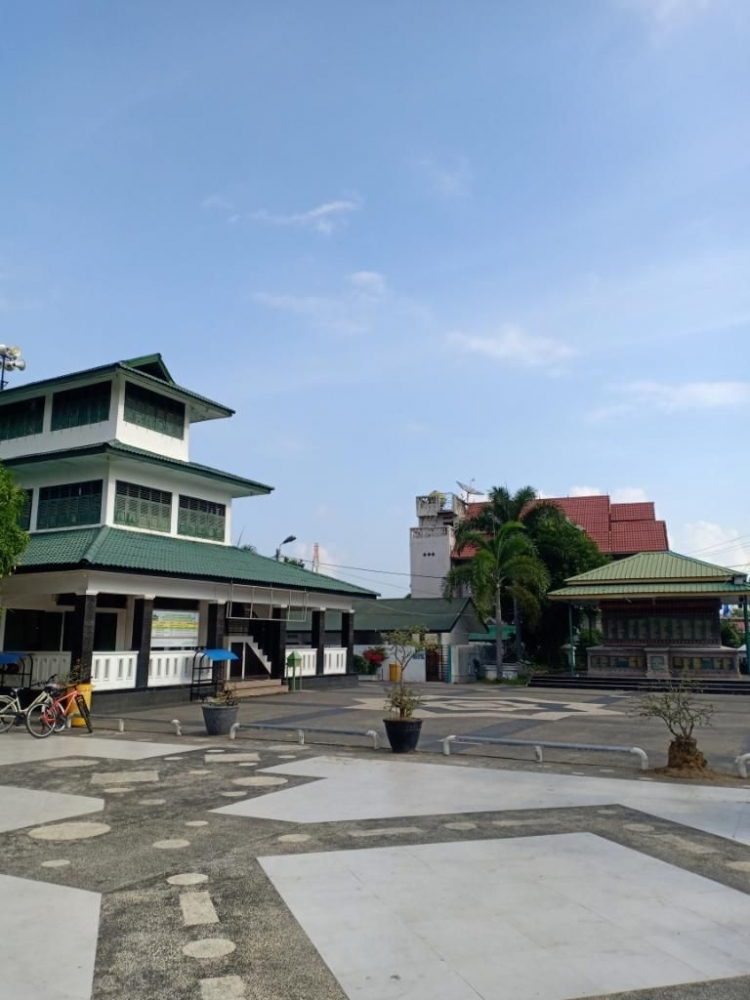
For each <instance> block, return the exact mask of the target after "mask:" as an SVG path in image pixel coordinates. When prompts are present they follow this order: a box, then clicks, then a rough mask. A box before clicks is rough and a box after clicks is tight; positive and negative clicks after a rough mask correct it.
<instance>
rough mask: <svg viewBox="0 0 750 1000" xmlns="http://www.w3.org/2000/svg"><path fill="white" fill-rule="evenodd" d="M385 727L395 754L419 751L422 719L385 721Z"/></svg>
mask: <svg viewBox="0 0 750 1000" xmlns="http://www.w3.org/2000/svg"><path fill="white" fill-rule="evenodd" d="M383 725H384V726H385V733H386V736H387V737H388V742H389V743H390V744H391V750H393V752H394V753H411V752H412V751H413V750H416V749H417V744H418V743H419V734H420V732H421V730H422V720H421V719H383Z"/></svg>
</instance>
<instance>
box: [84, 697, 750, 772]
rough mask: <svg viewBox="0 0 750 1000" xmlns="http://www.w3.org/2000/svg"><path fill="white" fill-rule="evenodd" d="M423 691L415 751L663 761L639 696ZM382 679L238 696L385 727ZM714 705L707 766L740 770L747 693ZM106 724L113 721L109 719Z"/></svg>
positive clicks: (154, 725) (146, 720) (319, 739)
mask: <svg viewBox="0 0 750 1000" xmlns="http://www.w3.org/2000/svg"><path fill="white" fill-rule="evenodd" d="M419 689H420V691H421V692H422V694H423V695H424V698H425V701H424V703H423V706H422V709H421V711H420V713H419V714H420V715H421V716H422V717H423V718H424V722H423V727H422V737H421V740H420V750H421V751H423V752H434V753H439V752H440V750H441V744H440V740H441V739H442V738H443V737H445V736H448V735H451V734H453V733H456V734H462V735H466V734H473V735H476V736H497V737H500V736H504V737H512V738H515V739H525V740H533V739H541V740H553V741H558V742H568V743H600V744H612V745H624V744H627V745H637V746H640V747H642V748H643V749H644V750H646V751H647V753H648V755H649V758H650V761H651V765H652V766H654V767H658V766H663V765H664V764H665V763H666V749H667V745H668V734H667V731H666V729H665V727H664V725H663V723H661V722H659V721H657V720H646V719H640V718H637V717H634V714H633V713H634V712H635V711H636V710H637V706H638V700H639V699H638V697H637V696H633V695H630V694H611V693H609V692H606V693H605V692H595V691H581V692H570V691H567V690H566V691H555V690H549V689H543V690H535V689H532V690H529V689H526V688H516V687H508V688H504V687H492V688H488V687H485V686H484V685H482V686H480V685H465V686H458V685H455V686H446V685H443V684H425V685H421V686H419ZM386 690H387V685H385V684H383V683H380V682H372V681H370V682H363V683H362V684H360V686H359V687H358V688H354V689H347V690H341V691H318V690H312V689H311V690H309V691H306V690H302V691H301V692H294V693H291V694H288V695H285V696H281V697H279V696H276V697H273V698H253V699H251V700H249V701H247V702H243V704H242V705H241V708H240V716H239V719H240V723H241V724H242V723H243V722H247V723H248V724H249V723H252V722H256V723H257V722H269V723H274V724H276V725H284V726H291V727H295V726H299V727H302V728H304V727H305V726H309V727H318V728H340V729H361V730H368V729H376V730H381V731H382V720H383V718H384V716H385V714H386V713H385V711H384V704H385V692H386ZM704 700H705V701H708V702H710V703H711V704H713V705H714V706H715V708H716V715H715V717H714V721H713V725H711V726H709V727H705V728H703V729H701V730H700V731H699V732H698V737H699V740H700V745H701V747H702V748H703V750H704V753H705V754H706V756H707V757H708V758H709V762H710V764H711V765H712V766H713V767H714V768H715V769H717V770H719V771H724V772H726V773H728V774H732V773H736V771H735V768H734V760H735V758H736V757H737V756H738V755H739V754H742V753H748V752H750V699H747V698H744V697H736V696H735V697H733V696H716V697H706V698H705V699H704ZM126 716H127V721H126V725H127V727H128V729H138V730H142V731H143V732H151V731H154V732H163V733H166V732H170V731H172V730H171V729H170V727H169V720H170V719H171V718H174V717H175V716H177V717H179V718H180V720H181V721H182V722H183V723H184V725H185V732H186V733H187V734H193V733H195V732H201V731H202V729H203V723H202V717H201V711H200V706H199V705H198V704H192V705H189V704H187V705H185V704H183V705H180V706H178V707H175V709H174V710H173V712H172V711H170V710H169V709H164V708H159V709H151V710H145V711H138V712H134V711H130V712H128V713H126ZM101 724H102V725H105V726H113V725H114V722H113V721H112V720H102V721H101ZM242 735H243V736H246V735H252V736H254V737H256V738H259V737H261V736H263V737H266V738H268V739H271V740H278V739H289V740H292V739H293V736H292V735H291V734H289V735H286V736H277V735H273V734H272V733H270V732H267V733H265V734H262V733H261V732H259V731H257V730H256V731H254V732H253V730H251V729H248V730H247V731H246V732H243V733H242ZM307 739H308V742H310V743H320V744H324V743H329V744H330V743H332V744H336V743H339V744H341V743H349V744H354V745H356V744H357V743H361V744H362V745H364V744H366V742H367V741H366V740H361V741H358V740H354V739H346V740H345V739H343V738H341V739H338V738H336V737H333V736H324V735H316V734H310V735H309V736H308V737H307ZM454 752H455V753H459V754H468V755H482V756H485V755H487V754H490V755H493V756H496V757H499V758H504V759H529V758H530V757H531V756H532V753H531V751H530V750H518V749H511V748H509V747H502V748H501V747H497V748H493V749H487V748H482V749H481V750H477V749H474V748H467V747H460V746H457V747H456V748H455V750H454ZM545 757H546V758H548V759H549V760H551V761H557V762H561V763H562V762H565V761H568V762H570V763H573V764H577V765H584V766H586V767H588V766H591V767H599V766H607V767H613V768H616V769H625V770H632V768H633V766H634V764H633V761H632V760H629V759H628V758H622V757H621V756H612V757H607V758H604V757H601V756H596V757H592V756H591V755H589V754H573V753H569V752H564V753H563V752H559V751H548V752H547V753H545Z"/></svg>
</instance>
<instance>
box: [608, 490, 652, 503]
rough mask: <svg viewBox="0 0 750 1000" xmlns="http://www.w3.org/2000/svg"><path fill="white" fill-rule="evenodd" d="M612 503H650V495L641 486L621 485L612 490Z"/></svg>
mask: <svg viewBox="0 0 750 1000" xmlns="http://www.w3.org/2000/svg"><path fill="white" fill-rule="evenodd" d="M612 503H648V497H647V496H646V491H645V490H642V489H641V488H640V486H621V487H620V488H619V489H617V490H613V491H612Z"/></svg>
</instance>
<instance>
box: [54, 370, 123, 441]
mask: <svg viewBox="0 0 750 1000" xmlns="http://www.w3.org/2000/svg"><path fill="white" fill-rule="evenodd" d="M111 403H112V383H111V382H97V383H95V384H94V385H84V386H81V388H79V389H66V390H65V391H64V392H56V393H55V395H54V396H53V397H52V421H51V424H50V428H51V429H52V430H53V431H62V430H66V429H67V428H68V427H85V426H86V425H87V424H99V423H101V422H102V421H103V420H109V411H110V408H111Z"/></svg>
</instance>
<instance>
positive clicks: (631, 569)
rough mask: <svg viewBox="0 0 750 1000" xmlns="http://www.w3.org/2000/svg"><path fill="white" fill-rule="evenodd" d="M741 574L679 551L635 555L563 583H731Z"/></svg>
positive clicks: (573, 577)
mask: <svg viewBox="0 0 750 1000" xmlns="http://www.w3.org/2000/svg"><path fill="white" fill-rule="evenodd" d="M740 575H741V574H739V573H737V571H736V570H733V569H728V568H727V567H726V566H715V565H714V564H713V563H707V562H703V560H701V559H693V558H691V557H690V556H682V555H680V554H679V553H678V552H639V553H638V555H635V556H629V557H628V558H627V559H618V560H615V561H614V562H610V563H607V564H606V565H604V566H599V567H598V568H597V569H591V570H589V571H588V573H580V574H579V575H578V576H572V577H570V579H569V580H566V583H567V584H568V585H571V584H577V583H589V582H591V583H599V582H601V583H605V582H606V583H614V582H617V581H622V582H625V581H634V580H638V581H651V582H657V581H672V580H682V581H687V580H697V581H700V580H732V579H734V578H735V577H737V576H740Z"/></svg>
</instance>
